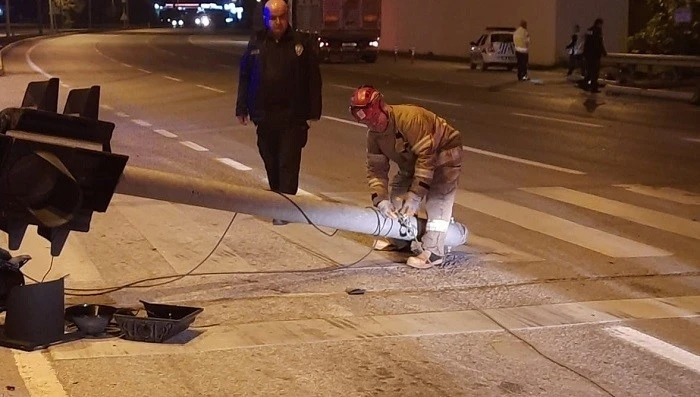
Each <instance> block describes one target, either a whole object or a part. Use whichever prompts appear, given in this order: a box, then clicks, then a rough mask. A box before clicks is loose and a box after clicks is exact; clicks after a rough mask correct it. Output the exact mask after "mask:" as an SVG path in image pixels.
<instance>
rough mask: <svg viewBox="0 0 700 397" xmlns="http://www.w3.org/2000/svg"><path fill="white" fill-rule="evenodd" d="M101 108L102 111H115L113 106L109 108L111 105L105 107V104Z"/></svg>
mask: <svg viewBox="0 0 700 397" xmlns="http://www.w3.org/2000/svg"><path fill="white" fill-rule="evenodd" d="M100 107H101V108H102V109H105V110H114V108H113V107H111V106H109V105H104V104H102V105H100Z"/></svg>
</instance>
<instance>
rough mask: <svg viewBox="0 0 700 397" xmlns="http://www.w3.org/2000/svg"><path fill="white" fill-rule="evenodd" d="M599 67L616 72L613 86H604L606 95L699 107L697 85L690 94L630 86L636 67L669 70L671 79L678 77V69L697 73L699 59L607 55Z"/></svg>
mask: <svg viewBox="0 0 700 397" xmlns="http://www.w3.org/2000/svg"><path fill="white" fill-rule="evenodd" d="M601 65H607V66H615V67H617V69H618V76H617V79H616V82H615V84H608V85H607V86H606V89H605V91H606V93H610V94H636V95H642V96H650V97H657V98H665V99H674V100H681V101H687V102H691V103H694V104H700V84H698V86H697V88H695V90H694V91H673V90H664V89H648V88H643V87H635V86H634V84H635V82H634V74H635V71H636V70H637V67H638V66H646V67H647V68H648V69H649V71H650V72H651V70H652V68H653V67H655V66H656V67H666V68H672V69H673V71H674V75H675V76H679V75H680V73H679V71H680V70H682V69H699V68H700V56H692V55H656V54H625V53H609V54H608V55H606V56H605V57H603V58H602V59H601Z"/></svg>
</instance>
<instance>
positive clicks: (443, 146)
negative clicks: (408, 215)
mask: <svg viewBox="0 0 700 397" xmlns="http://www.w3.org/2000/svg"><path fill="white" fill-rule="evenodd" d="M461 147H462V137H461V134H460V132H459V131H457V130H455V129H454V128H453V127H452V126H450V125H449V124H447V122H446V121H445V119H443V118H442V117H439V116H437V115H436V114H435V113H433V112H431V111H429V110H427V109H424V108H422V107H419V106H413V105H394V106H390V110H389V126H388V127H387V130H386V131H385V132H381V133H380V132H375V131H368V132H367V181H368V184H369V187H370V190H371V192H372V202H373V203H374V204H375V205H376V204H378V203H379V202H381V201H382V200H386V199H388V198H389V191H388V182H389V167H390V162H391V161H393V162H394V163H396V164H397V165H398V167H399V172H400V173H402V174H407V175H411V176H412V177H413V182H412V183H411V187H410V188H409V190H410V191H412V192H413V193H415V194H416V195H418V196H420V197H424V196H425V195H426V193H427V192H428V190H430V184H431V182H432V180H433V174H434V172H435V168H436V165H437V164H438V156H439V155H440V153H441V152H445V151H447V150H449V149H454V148H461Z"/></svg>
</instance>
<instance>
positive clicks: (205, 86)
mask: <svg viewBox="0 0 700 397" xmlns="http://www.w3.org/2000/svg"><path fill="white" fill-rule="evenodd" d="M197 87H199V88H204V89H205V90H209V91H214V92H218V93H221V94H225V93H226V91H222V90H220V89H218V88H214V87H209V86H208V85H201V84H197Z"/></svg>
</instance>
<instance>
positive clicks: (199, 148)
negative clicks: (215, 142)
mask: <svg viewBox="0 0 700 397" xmlns="http://www.w3.org/2000/svg"><path fill="white" fill-rule="evenodd" d="M180 143H181V144H183V145H185V146H187V147H188V148H190V149H192V150H196V151H198V152H208V151H209V149H207V148H205V147H204V146H199V145H197V144H196V143H194V142H192V141H182V142H180Z"/></svg>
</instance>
